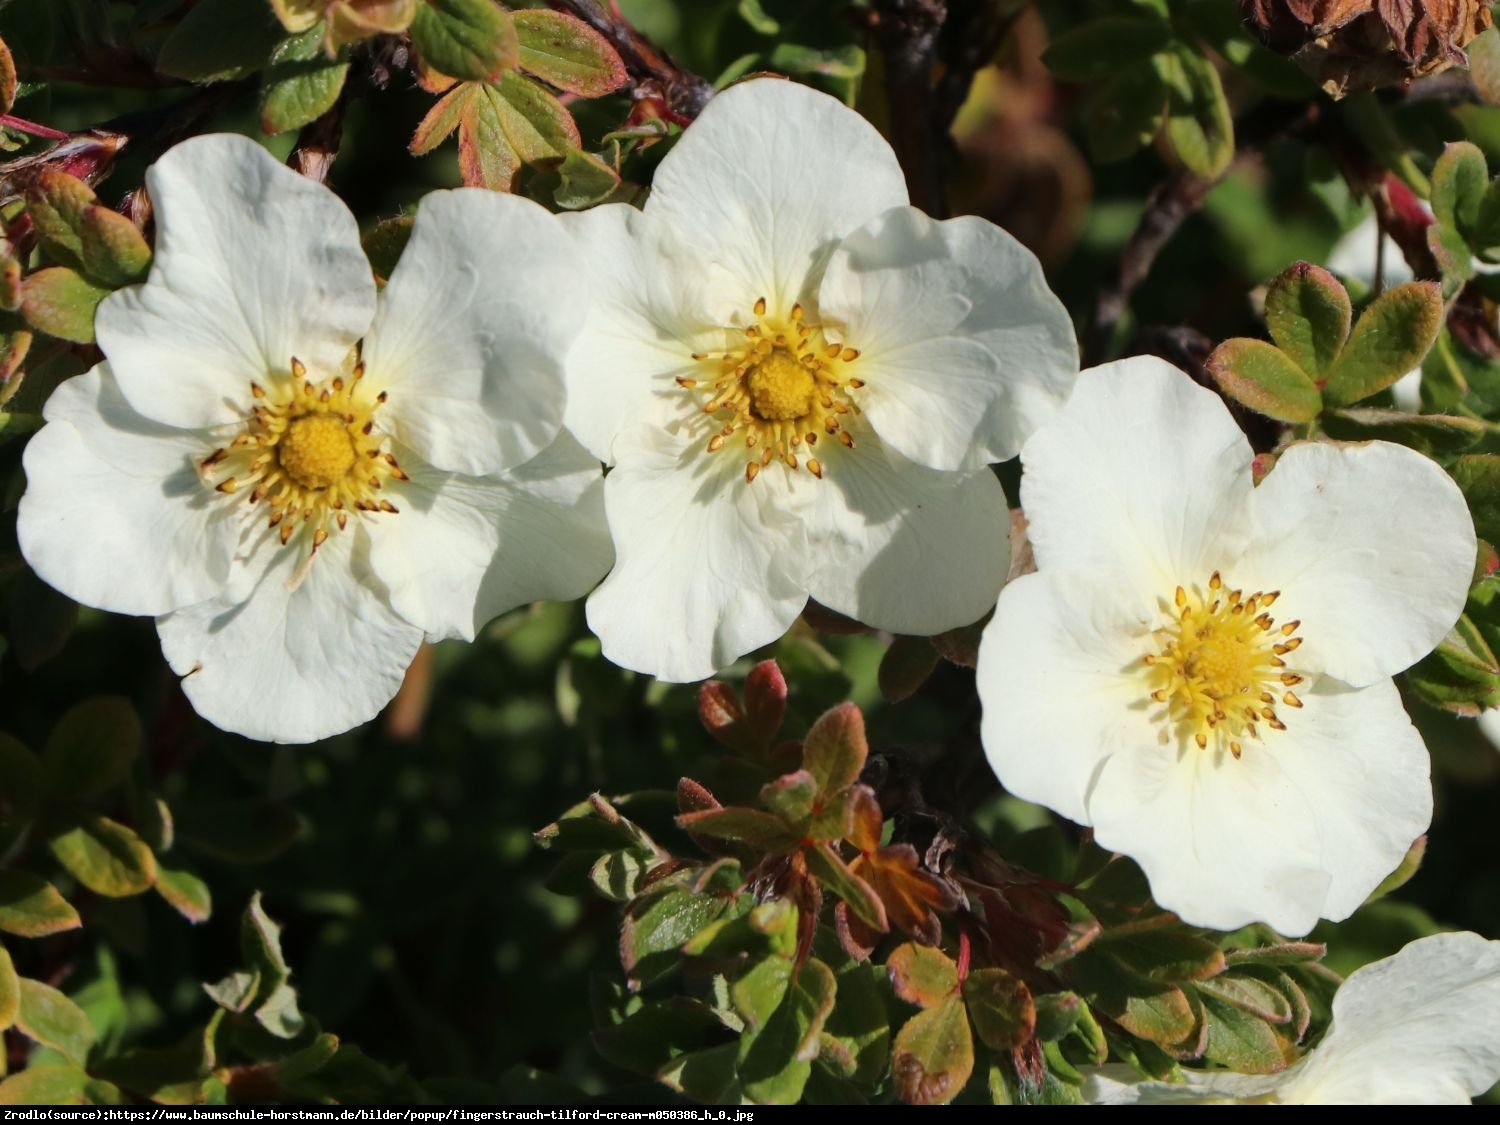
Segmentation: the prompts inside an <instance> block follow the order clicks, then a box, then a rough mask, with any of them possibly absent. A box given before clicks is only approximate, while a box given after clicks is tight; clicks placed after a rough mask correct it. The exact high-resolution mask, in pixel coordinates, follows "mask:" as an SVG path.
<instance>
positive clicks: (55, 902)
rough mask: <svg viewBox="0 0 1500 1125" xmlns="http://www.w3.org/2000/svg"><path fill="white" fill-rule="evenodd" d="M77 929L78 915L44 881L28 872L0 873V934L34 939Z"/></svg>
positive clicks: (51, 886)
mask: <svg viewBox="0 0 1500 1125" xmlns="http://www.w3.org/2000/svg"><path fill="white" fill-rule="evenodd" d="M81 925H83V923H82V922H81V921H80V920H79V918H78V911H76V910H74V909H73V907H72V906H71V905H69V903H68V900H67V899H65V898H63V896H62V895H60V894H58V893H57V888H56V887H54V886H53V885H52V884H51V883H49V882H47V880H45V879H43V878H41V877H40V876H37V875H33V874H31V873H30V872H29V871H0V930H4V931H5V932H6V933H8V934H15V935H17V936H18V937H28V938H34V937H46V936H47V935H48V934H58V933H62V932H63V931H65V930H76V929H78V927H79V926H81Z"/></svg>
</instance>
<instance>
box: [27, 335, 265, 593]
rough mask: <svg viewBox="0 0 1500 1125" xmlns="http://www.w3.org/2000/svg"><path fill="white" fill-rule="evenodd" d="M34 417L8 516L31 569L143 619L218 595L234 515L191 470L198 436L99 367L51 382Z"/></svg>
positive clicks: (202, 449) (199, 447) (199, 446)
mask: <svg viewBox="0 0 1500 1125" xmlns="http://www.w3.org/2000/svg"><path fill="white" fill-rule="evenodd" d="M45 415H46V418H47V425H46V426H45V427H43V429H42V431H41V432H40V433H38V434H37V435H36V436H35V437H33V438H32V439H31V441H30V442H29V443H28V445H27V447H26V453H25V465H26V478H27V488H26V495H25V496H24V497H22V499H21V510H20V517H19V523H18V525H17V534H18V535H19V536H20V541H21V551H22V553H23V554H24V555H25V556H26V560H27V562H29V563H30V564H31V566H32V568H33V569H34V570H35V571H36V572H37V574H38V575H40V576H41V577H42V578H43V579H44V580H45V581H46V582H47V583H49V584H50V585H52V586H55V587H57V589H59V590H61V591H62V592H63V593H65V594H67V595H68V596H69V597H70V598H73V599H74V600H75V601H79V602H82V603H84V604H85V605H91V606H96V607H98V608H100V609H108V610H113V611H114V612H116V613H133V614H150V615H153V616H154V615H156V614H159V613H166V612H167V611H169V610H172V609H176V608H178V607H179V606H184V605H190V604H192V603H193V602H198V601H202V600H204V599H205V598H209V597H212V596H213V595H214V594H215V593H216V592H218V590H219V589H220V588H221V587H222V586H223V585H224V582H225V580H226V578H227V577H228V574H229V563H230V557H231V555H232V553H233V550H234V544H235V538H236V535H237V529H238V527H239V520H238V519H237V518H236V517H235V515H234V506H233V504H232V503H231V501H229V499H228V498H227V497H224V496H220V495H218V494H217V493H215V492H214V491H213V490H212V489H210V488H207V487H205V486H204V484H203V483H202V481H200V480H199V478H198V473H197V471H196V468H195V466H194V464H193V460H194V458H195V457H200V458H201V457H203V456H205V455H206V454H207V453H209V452H211V451H212V445H211V442H210V441H209V439H207V438H206V436H205V435H202V434H200V433H196V432H194V431H191V430H177V429H172V428H170V427H167V426H163V425H160V424H158V423H156V422H151V421H148V420H147V419H145V418H143V417H141V416H140V415H139V414H137V413H136V412H135V411H134V410H132V409H131V408H130V405H129V404H128V403H127V402H126V401H125V398H124V396H123V395H122V394H121V393H120V388H119V385H118V383H117V382H116V381H115V379H114V377H113V375H112V374H111V373H110V370H109V367H108V366H107V365H105V364H100V365H99V366H98V367H95V368H94V369H93V370H92V371H89V372H88V373H87V374H84V375H79V376H77V377H76V378H73V379H69V380H67V381H66V382H65V383H63V384H62V385H60V386H59V387H58V388H57V389H56V390H55V391H53V392H52V396H51V398H50V399H48V401H47V406H46V410H45ZM101 547H104V548H106V549H107V557H105V556H101V554H100V549H101Z"/></svg>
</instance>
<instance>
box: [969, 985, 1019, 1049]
mask: <svg viewBox="0 0 1500 1125" xmlns="http://www.w3.org/2000/svg"><path fill="white" fill-rule="evenodd" d="M964 1003H965V1005H967V1007H968V1009H969V1018H970V1019H971V1020H973V1021H974V1032H975V1034H977V1035H978V1036H979V1041H980V1042H981V1043H983V1044H984V1045H985V1046H986V1047H988V1048H989V1049H990V1050H992V1051H1012V1050H1015V1048H1017V1047H1019V1046H1021V1045H1022V1044H1023V1043H1025V1042H1026V1041H1027V1040H1028V1039H1030V1038H1031V1037H1032V1035H1034V1034H1035V1033H1036V1001H1034V1000H1033V999H1032V996H1031V989H1029V988H1027V987H1026V985H1025V983H1024V982H1022V981H1021V980H1020V979H1019V978H1017V977H1014V976H1011V974H1010V973H1008V972H1006V971H1005V970H1004V969H998V968H988V969H975V970H974V971H973V972H972V973H970V974H969V976H968V979H966V980H965V981H964Z"/></svg>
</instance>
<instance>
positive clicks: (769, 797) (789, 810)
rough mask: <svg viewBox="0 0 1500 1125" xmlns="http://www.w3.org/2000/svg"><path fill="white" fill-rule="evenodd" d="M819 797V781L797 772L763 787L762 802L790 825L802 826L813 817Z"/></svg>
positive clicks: (803, 772) (761, 792) (811, 776)
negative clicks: (814, 804)
mask: <svg viewBox="0 0 1500 1125" xmlns="http://www.w3.org/2000/svg"><path fill="white" fill-rule="evenodd" d="M817 795H818V783H817V780H816V779H815V778H814V777H813V775H812V774H810V773H808V772H807V771H806V770H797V771H796V772H795V773H788V774H783V775H782V776H781V777H778V778H777V779H776V780H775V781H772V782H769V783H767V784H766V785H764V786H762V787H761V791H760V800H761V804H763V805H765V806H766V808H768V809H770V810H771V811H772V812H774V813H775V814H776V815H777V816H780V817H782V818H783V819H784V820H786V821H787V822H788V823H790V824H801V823H802V822H803V821H806V820H807V819H808V818H809V817H811V816H812V812H813V801H814V800H815V799H816V798H817ZM840 835H842V833H840Z"/></svg>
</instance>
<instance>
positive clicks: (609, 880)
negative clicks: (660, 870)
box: [579, 851, 660, 902]
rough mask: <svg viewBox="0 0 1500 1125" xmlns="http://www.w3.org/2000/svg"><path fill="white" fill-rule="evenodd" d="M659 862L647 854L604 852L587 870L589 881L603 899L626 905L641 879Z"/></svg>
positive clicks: (655, 857) (650, 854)
mask: <svg viewBox="0 0 1500 1125" xmlns="http://www.w3.org/2000/svg"><path fill="white" fill-rule="evenodd" d="M579 858H581V857H579ZM659 862H660V860H659V859H658V857H657V856H656V855H655V854H654V853H651V852H642V851H618V852H605V853H604V854H603V855H601V856H600V857H599V858H598V859H596V860H595V861H594V862H593V864H592V865H591V866H590V867H589V882H590V883H592V884H593V886H594V889H595V890H597V891H598V892H599V893H600V894H601V895H603V896H604V897H605V898H610V899H614V900H615V901H616V902H629V901H630V900H631V899H633V898H635V896H636V895H638V894H639V893H640V891H641V882H642V880H643V879H644V878H645V877H646V875H647V873H648V872H650V871H651V870H652V869H653V868H654V867H656V866H657V864H658V863H659Z"/></svg>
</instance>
